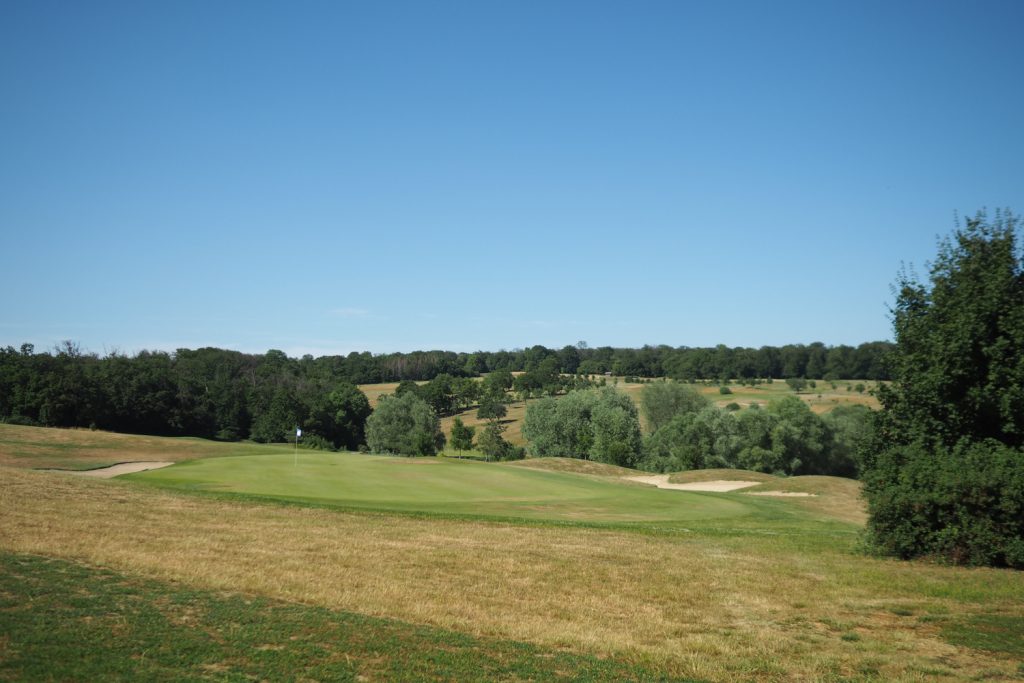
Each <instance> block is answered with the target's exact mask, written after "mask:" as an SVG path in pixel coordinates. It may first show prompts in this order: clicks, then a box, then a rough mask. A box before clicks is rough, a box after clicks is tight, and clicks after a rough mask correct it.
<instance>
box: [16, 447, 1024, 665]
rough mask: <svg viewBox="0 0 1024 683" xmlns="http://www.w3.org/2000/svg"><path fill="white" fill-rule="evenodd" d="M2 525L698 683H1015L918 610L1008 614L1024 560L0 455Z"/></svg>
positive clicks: (131, 559)
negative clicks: (544, 520)
mask: <svg viewBox="0 0 1024 683" xmlns="http://www.w3.org/2000/svg"><path fill="white" fill-rule="evenodd" d="M0 520H3V522H2V524H0V547H2V548H4V549H6V550H11V551H14V552H22V553H34V554H40V555H48V556H57V557H63V558H70V559H75V560H78V561H82V562H85V563H89V564H95V565H101V566H107V567H111V568H113V569H116V570H119V571H125V572H132V573H137V574H138V575H142V576H146V577H153V578H158V579H164V580H173V581H183V582H186V583H188V584H190V585H193V586H196V587H200V588H206V589H215V590H226V591H239V592H247V593H252V594H260V595H266V596H270V597H274V598H282V599H285V600H291V601H297V602H302V603H307V604H314V605H322V606H326V607H331V608H339V609H345V610H351V611H354V612H360V613H363V614H369V615H378V616H387V617H393V618H397V619H401V620H405V621H409V622H414V623H423V624H433V625H439V626H445V627H450V628H454V629H457V630H460V631H464V632H468V633H471V634H476V635H490V636H497V637H501V638H514V639H518V640H526V641H530V642H534V643H538V644H543V645H547V646H554V647H566V648H570V649H573V650H582V651H587V652H592V653H596V654H602V655H611V656H615V657H617V658H624V659H627V660H631V661H642V662H646V663H648V664H651V665H655V666H657V667H659V668H662V669H663V670H666V671H667V672H669V673H672V674H676V675H688V676H693V677H697V678H702V679H708V680H718V681H727V680H736V679H744V680H801V679H803V680H820V679H835V678H837V677H840V676H842V677H857V678H863V677H881V678H884V679H887V680H901V679H902V680H923V679H928V680H943V679H951V680H965V679H970V678H975V677H979V678H988V679H990V680H999V679H1006V680H1008V679H1010V678H1012V677H1014V676H1015V673H1016V671H1017V666H1018V664H1017V663H1016V662H1014V661H1012V660H1011V659H1009V658H1008V657H1007V656H1006V655H998V654H988V653H985V652H981V651H976V650H968V649H964V648H959V647H955V646H953V645H950V644H948V643H946V642H945V641H943V640H942V639H941V638H940V637H939V633H940V628H939V625H938V624H935V623H932V622H930V621H928V620H926V619H925V618H924V617H927V616H929V615H944V616H942V617H941V618H958V617H959V616H968V615H973V614H978V613H986V612H990V611H992V610H994V609H997V608H1002V609H1004V610H1005V609H1006V606H1009V607H1010V608H1011V609H1015V610H1017V612H1019V611H1020V610H1021V605H1022V604H1024V573H1014V572H999V571H994V570H984V569H981V570H962V569H953V568H946V567H938V566H930V565H925V564H918V563H900V562H893V561H882V560H873V559H869V558H865V557H860V556H856V555H852V554H850V553H849V552H846V551H845V550H843V549H842V548H838V547H837V548H836V549H834V550H830V549H825V550H822V549H820V547H814V549H813V552H807V551H802V550H801V544H802V543H805V542H806V541H805V540H802V539H801V538H798V537H794V538H786V537H785V536H774V537H770V538H769V537H764V536H760V535H758V534H737V535H730V534H721V535H718V534H708V535H701V534H665V535H652V534H643V533H629V532H625V531H623V532H618V531H607V530H597V529H585V528H572V527H569V528H559V527H545V526H519V525H509V524H496V523H483V522H472V521H456V520H445V519H434V518H427V519H423V518H415V517H405V516H398V515H374V514H351V513H342V512H336V511H329V510H323V509H315V508H302V507H296V506H278V505H257V504H250V503H245V502H234V501H224V500H219V499H212V498H206V497H198V496H191V495H188V494H177V493H169V492H162V491H155V490H150V489H146V488H142V487H139V486H137V485H131V484H129V483H127V482H122V481H118V480H108V481H104V480H90V479H84V478H80V477H73V476H71V475H67V474H54V473H40V472H32V471H26V470H19V469H12V468H5V467H0ZM812 545H813V544H812ZM818 545H819V546H820V543H819V544H818ZM840 545H842V544H840ZM826 547H827V546H826ZM919 615H920V616H921V618H920V619H919V618H918V616H919Z"/></svg>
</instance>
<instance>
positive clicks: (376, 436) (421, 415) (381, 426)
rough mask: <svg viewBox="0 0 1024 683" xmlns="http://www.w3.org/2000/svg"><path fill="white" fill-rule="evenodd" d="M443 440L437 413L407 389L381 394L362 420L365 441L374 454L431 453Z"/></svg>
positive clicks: (439, 446)
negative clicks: (394, 393)
mask: <svg viewBox="0 0 1024 683" xmlns="http://www.w3.org/2000/svg"><path fill="white" fill-rule="evenodd" d="M444 442H445V438H444V434H442V433H441V425H440V421H439V420H438V419H437V414H436V413H434V411H433V410H432V409H431V407H430V406H429V405H427V403H426V401H424V400H423V399H422V398H420V397H419V396H417V395H416V394H415V393H413V392H411V391H410V392H407V393H405V394H402V395H401V396H383V397H381V399H380V401H379V402H378V403H377V409H376V410H374V411H373V414H371V415H370V417H369V418H368V419H367V420H366V443H367V444H368V445H369V446H370V450H371V451H373V452H375V453H394V454H400V455H434V454H435V453H437V451H438V450H439V449H441V448H443V447H444Z"/></svg>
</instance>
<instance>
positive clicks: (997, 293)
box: [861, 213, 1024, 568]
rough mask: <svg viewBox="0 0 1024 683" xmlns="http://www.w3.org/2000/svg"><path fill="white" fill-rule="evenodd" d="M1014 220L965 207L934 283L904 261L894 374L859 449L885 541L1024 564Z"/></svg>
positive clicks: (1021, 352)
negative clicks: (967, 215)
mask: <svg viewBox="0 0 1024 683" xmlns="http://www.w3.org/2000/svg"><path fill="white" fill-rule="evenodd" d="M1018 226H1019V220H1018V219H1017V218H1016V217H1014V216H1013V215H1012V214H1010V213H1005V214H1004V213H997V214H996V215H995V219H994V220H989V219H988V217H987V216H986V215H985V214H984V213H979V214H978V215H977V216H976V217H974V218H971V219H968V220H967V221H966V226H965V227H963V228H958V229H957V230H956V231H954V233H953V235H952V236H951V237H950V238H948V239H945V240H943V241H942V242H941V243H940V245H939V253H938V256H937V258H936V260H935V262H934V264H932V266H931V269H930V273H929V278H928V282H927V283H923V282H921V281H919V280H918V279H917V277H916V276H915V275H913V274H908V273H901V274H900V276H899V279H898V280H897V283H896V290H897V291H896V303H895V306H894V308H893V311H892V314H893V325H894V332H895V337H896V346H895V348H894V350H893V351H892V353H891V354H890V356H889V359H888V361H889V365H890V370H891V373H892V377H893V382H892V384H891V385H888V386H881V387H879V394H878V395H879V399H880V401H881V403H882V410H881V411H880V412H879V413H878V415H877V416H876V420H875V430H874V435H873V437H872V438H871V439H870V440H869V441H868V442H867V443H866V445H865V447H864V449H863V451H862V454H861V457H862V463H863V467H864V482H865V494H866V496H867V500H868V508H869V513H870V518H869V520H868V532H869V538H870V541H871V542H872V544H873V545H874V546H875V547H876V548H877V549H879V550H880V551H882V552H885V553H888V554H893V555H897V556H899V557H903V558H910V557H919V556H926V557H928V556H930V557H936V558H941V559H944V560H947V561H950V562H953V563H957V564H971V565H992V566H1010V567H1016V568H1024V262H1022V255H1021V253H1020V250H1019V245H1018V242H1017V237H1018V235H1017V230H1018Z"/></svg>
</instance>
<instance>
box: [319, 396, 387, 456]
mask: <svg viewBox="0 0 1024 683" xmlns="http://www.w3.org/2000/svg"><path fill="white" fill-rule="evenodd" d="M371 412H373V411H372V409H371V408H370V402H369V401H368V400H367V398H366V394H364V393H363V392H361V391H359V389H358V388H357V387H355V386H353V385H351V384H342V385H340V386H338V388H336V389H335V390H334V391H332V392H330V393H328V394H319V395H316V396H314V397H313V399H312V401H311V405H310V407H309V410H308V412H307V415H308V416H307V418H306V420H305V421H304V422H303V423H302V424H303V425H304V430H305V432H306V433H307V434H315V435H317V436H320V437H322V438H324V439H325V440H327V441H328V442H330V443H331V444H332V445H333V447H334V448H340V449H344V450H349V451H354V450H356V449H358V448H359V444H361V443H364V442H365V441H366V435H365V431H366V420H367V418H369V416H370V413H371ZM303 438H305V436H304V437H303Z"/></svg>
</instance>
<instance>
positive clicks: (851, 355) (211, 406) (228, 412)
mask: <svg viewBox="0 0 1024 683" xmlns="http://www.w3.org/2000/svg"><path fill="white" fill-rule="evenodd" d="M888 349H889V345H888V344H886V343H884V342H872V343H867V344H861V345H860V346H858V347H856V348H854V347H850V346H835V347H826V346H824V345H823V344H819V343H814V344H810V345H806V346H805V345H788V346H783V347H768V346H765V347H761V348H760V349H744V348H729V347H725V346H718V347H715V348H686V347H680V348H672V347H668V346H657V347H655V346H645V347H643V348H641V349H613V348H611V347H601V348H596V349H590V348H588V347H587V346H586V344H584V343H580V344H577V345H575V346H566V347H564V348H562V349H561V350H555V349H548V348H545V347H544V346H539V345H538V346H533V347H530V348H529V349H521V350H515V351H496V352H486V351H480V352H476V353H454V352H450V351H416V352H413V353H408V354H400V353H392V354H382V355H378V356H374V355H372V354H369V353H351V354H349V355H348V356H322V357H319V358H313V357H312V356H308V355H307V356H303V357H302V358H290V357H288V356H287V355H285V354H284V353H283V352H282V351H277V350H270V351H268V352H267V353H265V354H247V353H241V352H238V351H231V350H226V349H216V348H201V349H178V350H177V351H174V352H173V353H170V352H164V351H142V352H140V353H138V354H135V355H131V356H129V355H125V354H120V353H111V354H108V355H107V356H104V357H100V356H98V355H97V354H94V353H87V352H84V351H83V350H82V349H81V348H79V347H78V346H77V345H76V344H74V343H72V342H64V343H63V344H61V345H60V346H59V347H57V348H56V349H53V350H52V351H41V352H37V351H36V350H35V348H34V347H33V346H32V345H31V344H23V345H22V346H21V348H20V349H15V348H13V347H11V346H8V347H6V348H0V419H2V420H6V421H13V422H22V423H25V424H37V425H42V426H55V427H90V426H94V427H97V428H100V429H108V430H111V431H120V432H130V433H139V434H156V435H174V436H199V437H205V438H216V439H224V440H234V439H247V438H248V439H255V440H258V441H277V440H281V439H283V438H285V437H286V436H287V435H288V434H289V433H290V430H291V429H293V428H294V426H295V425H296V424H303V425H311V424H317V425H320V426H321V429H320V432H319V433H325V434H330V435H331V436H330V437H326V438H328V439H329V440H330V441H331V442H332V443H336V444H339V445H340V444H345V445H349V446H354V445H356V444H358V443H360V442H361V439H362V437H363V435H362V433H361V431H360V429H359V428H357V426H356V425H358V423H359V419H358V415H360V414H362V413H367V414H368V407H367V406H363V405H362V404H361V401H360V399H359V398H358V396H356V393H355V392H356V389H355V388H354V386H353V385H355V384H363V383H377V382H382V381H401V380H404V381H407V382H413V381H423V380H431V386H430V387H429V388H428V390H427V393H428V395H427V396H425V400H427V402H428V403H429V404H430V405H431V407H432V408H434V410H435V412H437V413H438V414H439V415H448V414H452V413H453V412H454V411H455V410H456V409H458V408H460V407H465V406H467V405H471V404H472V403H473V402H474V401H476V400H477V398H478V397H477V396H476V395H475V394H474V393H473V392H474V391H475V390H476V386H475V385H476V384H477V383H476V382H472V381H470V380H469V379H468V378H471V377H477V376H479V375H480V374H494V373H499V374H501V375H502V376H503V377H504V376H510V374H511V373H512V372H517V373H521V374H518V375H517V376H516V377H515V379H514V380H513V384H511V385H510V386H509V387H508V388H509V389H511V390H513V391H514V392H515V393H516V394H517V395H519V396H522V397H527V396H542V395H552V394H557V393H561V392H564V391H567V390H570V389H574V388H581V387H584V386H588V385H589V382H590V380H589V379H586V377H587V376H594V375H601V374H603V373H604V372H615V373H616V374H623V375H631V376H634V377H657V376H666V375H667V376H669V377H674V378H676V379H682V380H692V379H702V378H703V379H716V380H717V379H732V378H748V377H773V376H774V377H784V376H786V377H807V378H822V377H831V378H836V379H842V378H852V377H858V378H865V379H884V378H885V377H886V374H885V371H884V370H883V363H882V357H883V355H884V353H885V352H886V351H887V350H888ZM339 412H340V413H342V415H341V417H339V418H337V419H334V418H333V417H330V416H332V415H335V414H337V413H339ZM346 425H347V426H346Z"/></svg>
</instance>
